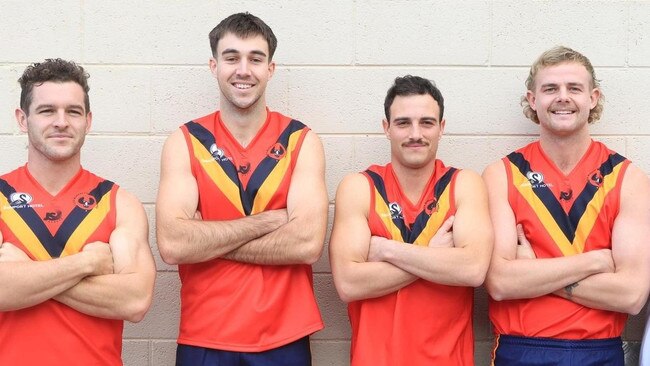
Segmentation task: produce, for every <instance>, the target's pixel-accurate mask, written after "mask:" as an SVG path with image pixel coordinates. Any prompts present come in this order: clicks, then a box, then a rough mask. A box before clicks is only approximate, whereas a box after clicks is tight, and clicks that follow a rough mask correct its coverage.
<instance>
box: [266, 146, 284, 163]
mask: <svg viewBox="0 0 650 366" xmlns="http://www.w3.org/2000/svg"><path fill="white" fill-rule="evenodd" d="M286 153H287V149H286V148H285V147H284V146H283V145H282V144H281V143H279V142H278V143H276V144H274V145H273V146H271V148H270V149H269V151H268V153H267V155H268V156H269V157H271V158H273V159H275V160H280V159H282V157H284V154H286Z"/></svg>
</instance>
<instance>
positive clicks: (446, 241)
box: [428, 216, 456, 248]
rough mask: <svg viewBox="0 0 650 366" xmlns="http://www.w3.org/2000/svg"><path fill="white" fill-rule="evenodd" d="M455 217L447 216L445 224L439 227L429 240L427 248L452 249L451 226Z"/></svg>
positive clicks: (452, 236)
mask: <svg viewBox="0 0 650 366" xmlns="http://www.w3.org/2000/svg"><path fill="white" fill-rule="evenodd" d="M455 218H456V217H455V216H449V218H448V219H447V220H445V222H443V223H442V225H440V228H439V229H438V231H436V234H435V235H434V236H433V237H432V238H431V240H429V244H428V246H429V247H437V248H452V247H453V246H454V235H453V229H454V228H453V225H454V219H455Z"/></svg>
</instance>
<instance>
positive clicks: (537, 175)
mask: <svg viewBox="0 0 650 366" xmlns="http://www.w3.org/2000/svg"><path fill="white" fill-rule="evenodd" d="M526 179H528V182H529V183H530V186H531V187H532V188H533V189H535V188H545V187H551V186H552V184H547V183H546V182H544V174H542V173H541V172H534V171H532V170H531V171H529V172H528V173H526Z"/></svg>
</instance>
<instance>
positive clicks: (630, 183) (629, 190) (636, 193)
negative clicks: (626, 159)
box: [621, 164, 650, 206]
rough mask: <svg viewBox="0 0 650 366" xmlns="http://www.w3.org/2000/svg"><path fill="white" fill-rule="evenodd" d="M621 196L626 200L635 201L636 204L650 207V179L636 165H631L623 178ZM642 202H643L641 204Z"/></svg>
mask: <svg viewBox="0 0 650 366" xmlns="http://www.w3.org/2000/svg"><path fill="white" fill-rule="evenodd" d="M621 194H622V197H623V199H624V200H626V199H627V200H631V201H635V202H636V204H644V205H645V206H650V200H648V198H649V197H650V178H649V177H648V175H647V174H646V173H645V172H644V171H643V170H641V169H640V168H639V167H637V166H636V165H634V164H630V165H629V166H628V168H627V170H626V171H625V176H624V177H623V186H622V187H621ZM639 201H642V202H639Z"/></svg>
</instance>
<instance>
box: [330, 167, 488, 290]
mask: <svg viewBox="0 0 650 366" xmlns="http://www.w3.org/2000/svg"><path fill="white" fill-rule="evenodd" d="M369 205H370V190H369V189H368V181H367V179H366V178H365V177H364V176H363V175H361V174H353V175H350V176H347V177H346V178H345V179H344V180H343V181H342V182H341V184H340V185H339V188H338V191H337V194H336V211H335V215H334V227H333V229H332V237H331V240H330V262H331V265H332V274H333V275H334V284H335V285H336V289H337V291H338V293H339V296H340V297H341V299H342V300H343V301H345V302H351V301H356V300H361V299H367V298H374V297H380V296H383V295H386V294H389V293H392V292H395V291H397V290H399V289H401V288H402V287H404V286H406V285H409V284H410V283H412V282H413V281H415V280H417V279H418V278H423V279H425V280H427V281H431V282H435V283H439V284H444V285H452V286H472V287H475V286H479V285H480V284H481V283H482V282H483V279H484V278H485V273H486V271H487V268H488V264H489V261H490V253H491V250H492V229H491V227H490V218H489V214H488V206H487V195H486V192H485V187H484V185H483V182H482V181H481V178H480V177H479V176H478V175H477V174H476V173H474V172H471V171H465V170H463V171H461V172H460V173H459V176H458V177H457V178H456V207H457V212H456V214H455V216H454V217H452V218H450V219H448V220H447V221H446V222H445V223H443V225H442V226H441V228H440V229H439V230H438V232H437V233H436V234H435V235H434V237H433V238H432V239H431V240H430V242H429V244H428V246H427V247H425V246H417V245H411V244H405V243H402V242H398V241H393V240H389V239H386V238H381V237H377V236H372V235H371V232H370V228H369V227H368V214H369V213H368V210H369ZM452 229H453V230H452Z"/></svg>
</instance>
